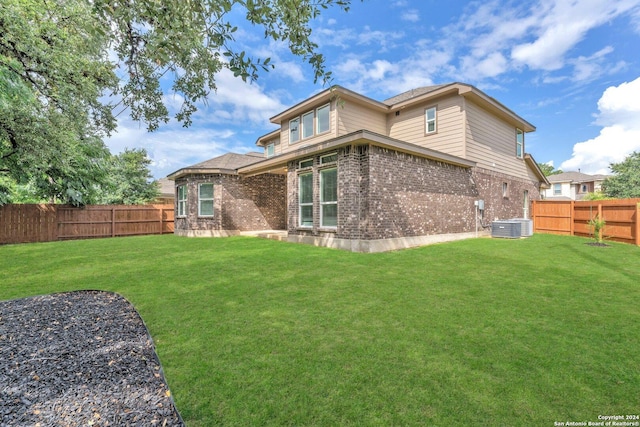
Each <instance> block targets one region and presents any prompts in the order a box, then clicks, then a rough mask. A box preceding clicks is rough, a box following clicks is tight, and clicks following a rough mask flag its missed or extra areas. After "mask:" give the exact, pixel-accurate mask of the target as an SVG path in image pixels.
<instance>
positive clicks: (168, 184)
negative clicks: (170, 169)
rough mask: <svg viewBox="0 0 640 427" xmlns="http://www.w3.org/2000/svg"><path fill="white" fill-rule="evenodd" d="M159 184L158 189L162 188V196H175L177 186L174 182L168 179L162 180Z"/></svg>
mask: <svg viewBox="0 0 640 427" xmlns="http://www.w3.org/2000/svg"><path fill="white" fill-rule="evenodd" d="M157 182H158V187H159V188H160V194H162V195H167V196H173V193H174V192H175V184H174V183H173V181H171V180H169V179H167V178H160V179H159V180H158V181H157Z"/></svg>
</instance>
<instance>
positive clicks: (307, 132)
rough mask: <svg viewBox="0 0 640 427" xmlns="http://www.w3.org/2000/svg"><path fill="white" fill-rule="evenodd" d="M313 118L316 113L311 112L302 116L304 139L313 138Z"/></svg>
mask: <svg viewBox="0 0 640 427" xmlns="http://www.w3.org/2000/svg"><path fill="white" fill-rule="evenodd" d="M313 116H314V112H313V111H309V112H308V113H306V114H303V115H302V138H303V139H304V138H309V137H311V136H313Z"/></svg>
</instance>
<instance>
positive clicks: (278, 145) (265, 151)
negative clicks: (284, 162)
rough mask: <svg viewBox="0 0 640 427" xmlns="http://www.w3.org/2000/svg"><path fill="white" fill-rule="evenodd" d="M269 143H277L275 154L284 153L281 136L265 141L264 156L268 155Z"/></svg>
mask: <svg viewBox="0 0 640 427" xmlns="http://www.w3.org/2000/svg"><path fill="white" fill-rule="evenodd" d="M269 144H275V145H274V152H273V155H274V156H277V155H278V154H282V144H280V139H279V138H274V139H270V140H268V141H266V142H265V143H264V146H263V148H264V156H265V157H267V146H268V145H269Z"/></svg>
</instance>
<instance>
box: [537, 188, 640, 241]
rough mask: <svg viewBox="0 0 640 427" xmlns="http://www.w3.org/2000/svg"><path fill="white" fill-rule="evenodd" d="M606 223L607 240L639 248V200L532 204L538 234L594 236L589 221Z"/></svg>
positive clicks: (539, 202) (543, 202)
mask: <svg viewBox="0 0 640 427" xmlns="http://www.w3.org/2000/svg"><path fill="white" fill-rule="evenodd" d="M596 215H597V216H598V218H600V219H604V221H605V226H604V229H603V233H602V235H603V237H604V238H605V239H608V240H614V241H618V242H624V243H631V244H634V245H640V199H616V200H594V201H573V200H562V201H555V200H554V201H551V200H541V201H539V200H536V201H534V202H533V208H532V218H533V230H534V232H535V233H551V234H566V235H572V236H584V237H590V236H593V229H592V228H591V227H590V226H589V221H590V220H591V219H593V218H595V217H596Z"/></svg>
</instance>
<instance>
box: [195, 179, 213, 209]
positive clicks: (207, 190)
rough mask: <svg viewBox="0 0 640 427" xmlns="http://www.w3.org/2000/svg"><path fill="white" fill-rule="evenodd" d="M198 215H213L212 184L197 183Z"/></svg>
mask: <svg viewBox="0 0 640 427" xmlns="http://www.w3.org/2000/svg"><path fill="white" fill-rule="evenodd" d="M198 216H213V184H200V185H198Z"/></svg>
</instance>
